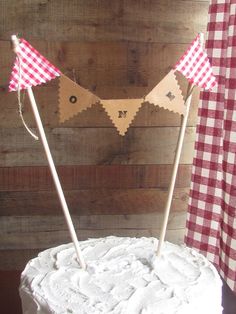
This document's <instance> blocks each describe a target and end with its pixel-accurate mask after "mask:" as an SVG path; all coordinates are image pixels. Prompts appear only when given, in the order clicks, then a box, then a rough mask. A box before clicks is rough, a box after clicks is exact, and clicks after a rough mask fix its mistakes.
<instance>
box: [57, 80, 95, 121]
mask: <svg viewBox="0 0 236 314" xmlns="http://www.w3.org/2000/svg"><path fill="white" fill-rule="evenodd" d="M99 100H100V98H99V97H97V96H96V95H94V94H93V93H91V92H90V91H89V90H87V89H85V88H83V87H82V86H80V85H78V84H77V83H75V82H73V81H72V80H71V79H69V78H68V77H67V76H65V75H61V76H60V78H59V117H60V122H61V123H63V122H65V121H66V120H68V119H70V118H72V117H74V116H75V115H77V114H78V113H80V112H82V111H83V110H86V109H87V108H89V107H91V106H92V105H94V104H95V103H97V102H99Z"/></svg>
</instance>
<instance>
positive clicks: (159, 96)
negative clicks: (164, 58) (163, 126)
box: [145, 70, 185, 114]
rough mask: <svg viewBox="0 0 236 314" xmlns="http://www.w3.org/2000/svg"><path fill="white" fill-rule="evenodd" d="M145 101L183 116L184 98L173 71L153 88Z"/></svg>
mask: <svg viewBox="0 0 236 314" xmlns="http://www.w3.org/2000/svg"><path fill="white" fill-rule="evenodd" d="M145 101H148V102H149V103H151V104H154V105H155V106H159V107H163V108H165V109H168V110H170V111H174V112H177V113H179V114H185V105H184V98H183V95H182V92H181V90H180V87H179V85H178V82H177V79H176V76H175V74H174V70H171V71H170V72H169V73H168V74H167V75H166V76H165V77H164V78H163V80H162V81H161V82H160V83H159V84H158V85H156V86H155V87H154V88H153V90H152V91H151V92H150V93H149V94H148V95H147V96H146V97H145Z"/></svg>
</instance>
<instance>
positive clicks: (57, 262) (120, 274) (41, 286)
mask: <svg viewBox="0 0 236 314" xmlns="http://www.w3.org/2000/svg"><path fill="white" fill-rule="evenodd" d="M157 241H158V240H157V239H155V238H127V237H124V238H122V237H114V236H110V237H106V238H100V239H89V240H86V241H82V242H80V247H81V250H82V252H83V256H84V258H85V261H86V263H87V269H86V270H82V269H81V268H80V266H79V264H78V262H77V260H76V254H75V250H74V246H73V244H72V243H69V244H63V245H60V246H58V247H55V248H51V249H47V250H45V251H43V252H41V253H39V255H38V257H36V258H34V259H32V260H30V261H29V262H28V264H27V265H26V268H25V269H24V271H23V273H22V276H21V283H20V296H21V301H22V308H23V314H36V313H37V314H49V313H51V314H52V313H54V314H65V313H72V314H82V313H83V314H92V313H105V314H108V313H110V314H111V313H112V314H118V313H122V314H154V313H155V314H174V313H175V314H220V313H222V308H221V286H222V283H221V280H220V277H219V275H218V273H217V271H216V269H215V268H214V266H213V265H212V264H211V263H210V262H209V261H208V260H207V259H206V258H205V257H204V256H203V255H201V254H199V253H197V252H196V251H194V250H193V249H190V248H187V247H185V246H178V245H174V244H172V243H169V242H165V243H164V245H163V249H162V254H161V256H160V257H159V258H157V257H156V254H155V249H156V247H157Z"/></svg>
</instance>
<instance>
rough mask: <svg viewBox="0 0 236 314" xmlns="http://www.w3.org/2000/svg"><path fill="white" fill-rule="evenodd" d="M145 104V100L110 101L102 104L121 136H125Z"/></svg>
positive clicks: (103, 101) (104, 101)
mask: <svg viewBox="0 0 236 314" xmlns="http://www.w3.org/2000/svg"><path fill="white" fill-rule="evenodd" d="M142 103H143V99H108V100H104V99H102V100H101V104H102V106H103V108H104V109H105V111H106V112H107V114H108V116H109V117H110V118H111V120H112V122H113V123H114V125H115V127H116V128H117V130H118V132H119V134H120V135H125V133H126V132H127V130H128V127H129V125H130V124H131V122H132V120H133V119H134V117H135V115H136V113H137V112H138V110H139V108H140V107H141V105H142Z"/></svg>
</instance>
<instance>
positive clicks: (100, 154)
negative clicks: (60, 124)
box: [0, 127, 195, 167]
mask: <svg viewBox="0 0 236 314" xmlns="http://www.w3.org/2000/svg"><path fill="white" fill-rule="evenodd" d="M45 131H46V134H47V137H48V142H49V146H50V148H51V151H52V156H53V157H54V161H55V164H56V165H86V164H172V163H173V159H174V152H175V149H176V144H177V138H178V132H179V128H177V127H161V128H158V127H157V128H131V129H129V130H128V132H127V134H126V136H124V137H122V136H120V135H119V134H118V132H117V130H116V129H115V128H111V129H110V128H73V129H71V128H63V129H62V128H55V129H46V130H45ZM0 138H1V143H0V152H1V154H0V167H10V166H29V165H30V166H43V165H46V164H47V162H46V157H45V156H44V152H43V148H42V145H41V143H40V142H39V141H35V140H34V139H33V138H32V137H31V136H29V134H28V133H27V132H26V131H25V129H22V128H16V129H1V130H0ZM194 140H195V128H194V127H188V128H187V129H186V132H185V140H184V145H183V150H182V155H181V159H180V163H181V164H191V163H192V158H193V146H194Z"/></svg>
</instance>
